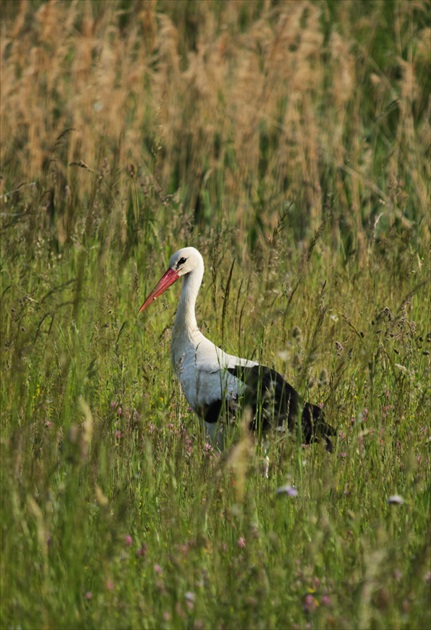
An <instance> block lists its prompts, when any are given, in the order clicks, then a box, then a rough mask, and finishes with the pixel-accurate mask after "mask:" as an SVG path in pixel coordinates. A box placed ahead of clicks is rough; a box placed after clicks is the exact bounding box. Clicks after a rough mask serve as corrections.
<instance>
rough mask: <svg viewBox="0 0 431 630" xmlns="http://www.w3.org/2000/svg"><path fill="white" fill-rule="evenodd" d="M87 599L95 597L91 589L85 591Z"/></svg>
mask: <svg viewBox="0 0 431 630" xmlns="http://www.w3.org/2000/svg"><path fill="white" fill-rule="evenodd" d="M85 599H88V600H90V599H93V593H92V592H91V591H87V592H86V593H85Z"/></svg>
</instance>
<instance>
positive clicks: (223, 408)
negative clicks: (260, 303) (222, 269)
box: [139, 247, 336, 451]
mask: <svg viewBox="0 0 431 630" xmlns="http://www.w3.org/2000/svg"><path fill="white" fill-rule="evenodd" d="M203 275H204V261H203V258H202V256H201V254H200V253H199V252H198V250H197V249H195V248H194V247H184V248H183V249H180V250H179V251H177V252H176V253H175V254H174V255H173V256H172V258H171V259H170V261H169V267H168V269H167V271H166V273H165V274H164V275H163V276H162V277H161V279H160V280H159V282H158V283H157V285H156V286H155V288H154V289H153V290H152V291H151V293H150V294H149V296H148V297H147V299H146V300H145V302H144V303H143V304H142V306H141V308H140V309H139V312H140V313H141V312H142V311H144V310H145V309H146V308H147V307H148V306H149V305H150V304H152V303H153V301H154V300H156V299H157V298H158V297H159V296H160V295H162V293H164V292H165V291H166V289H168V288H169V287H170V286H171V285H172V284H173V283H174V282H176V281H177V280H178V279H179V278H183V286H182V291H181V297H180V302H179V305H178V310H177V313H176V316H175V323H174V327H173V331H172V342H171V360H172V365H173V368H174V372H175V374H176V375H177V377H178V379H179V381H180V383H181V387H182V390H183V392H184V394H185V397H186V398H187V401H188V403H189V405H190V407H191V408H192V409H193V411H194V412H195V413H196V414H197V415H198V416H199V418H201V419H202V420H203V422H204V425H205V428H206V432H207V435H208V436H210V437H214V436H215V435H217V432H218V430H219V426H220V424H221V423H222V422H224V423H226V424H230V423H231V422H232V421H233V420H235V418H238V417H239V416H240V414H241V413H243V412H244V410H245V409H246V408H249V410H250V412H249V413H250V416H249V417H250V421H249V425H250V429H251V430H254V431H257V432H258V433H259V434H260V435H261V434H263V433H266V432H267V431H268V430H269V429H271V428H274V429H278V430H280V431H283V430H288V431H292V430H294V429H295V427H298V420H299V419H301V430H302V437H303V440H304V441H305V442H306V443H310V442H312V441H314V440H316V439H317V438H319V437H320V438H324V439H325V440H326V448H327V450H328V451H332V443H331V439H330V437H331V436H333V435H335V434H336V432H335V430H334V429H333V428H332V427H331V426H329V425H328V424H327V423H326V422H325V417H324V413H323V411H322V409H321V408H320V407H318V406H317V405H313V404H312V403H309V402H306V403H305V404H304V403H303V401H302V400H301V398H300V396H299V394H298V393H297V392H296V391H295V389H294V388H293V387H292V386H291V385H289V383H288V382H287V381H286V380H285V379H284V378H283V377H282V376H281V375H280V374H279V373H278V372H276V371H275V370H273V369H271V368H268V367H265V366H263V365H260V364H259V363H257V362H256V361H251V360H248V359H241V358H239V357H236V356H234V355H232V354H227V353H226V352H224V351H223V350H222V349H221V348H218V347H217V346H216V345H215V344H213V343H212V342H211V341H210V340H209V339H207V338H206V337H205V336H204V335H203V334H202V333H201V331H200V330H199V328H198V325H197V322H196V315H195V305H196V298H197V296H198V293H199V289H200V286H201V284H202V278H203Z"/></svg>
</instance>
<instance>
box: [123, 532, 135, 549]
mask: <svg viewBox="0 0 431 630" xmlns="http://www.w3.org/2000/svg"><path fill="white" fill-rule="evenodd" d="M124 542H125V543H126V545H127V546H128V547H130V545H131V544H132V542H133V538H132V537H131V536H130V534H127V536H124Z"/></svg>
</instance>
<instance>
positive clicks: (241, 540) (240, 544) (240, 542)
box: [237, 536, 246, 549]
mask: <svg viewBox="0 0 431 630" xmlns="http://www.w3.org/2000/svg"><path fill="white" fill-rule="evenodd" d="M237 544H238V547H239V549H244V547H245V545H246V543H245V538H244V536H240V538H238V543H237Z"/></svg>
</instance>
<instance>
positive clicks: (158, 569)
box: [154, 564, 163, 575]
mask: <svg viewBox="0 0 431 630" xmlns="http://www.w3.org/2000/svg"><path fill="white" fill-rule="evenodd" d="M154 571H155V572H156V573H157V575H161V574H162V573H163V569H162V567H161V566H160V564H155V565H154Z"/></svg>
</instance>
